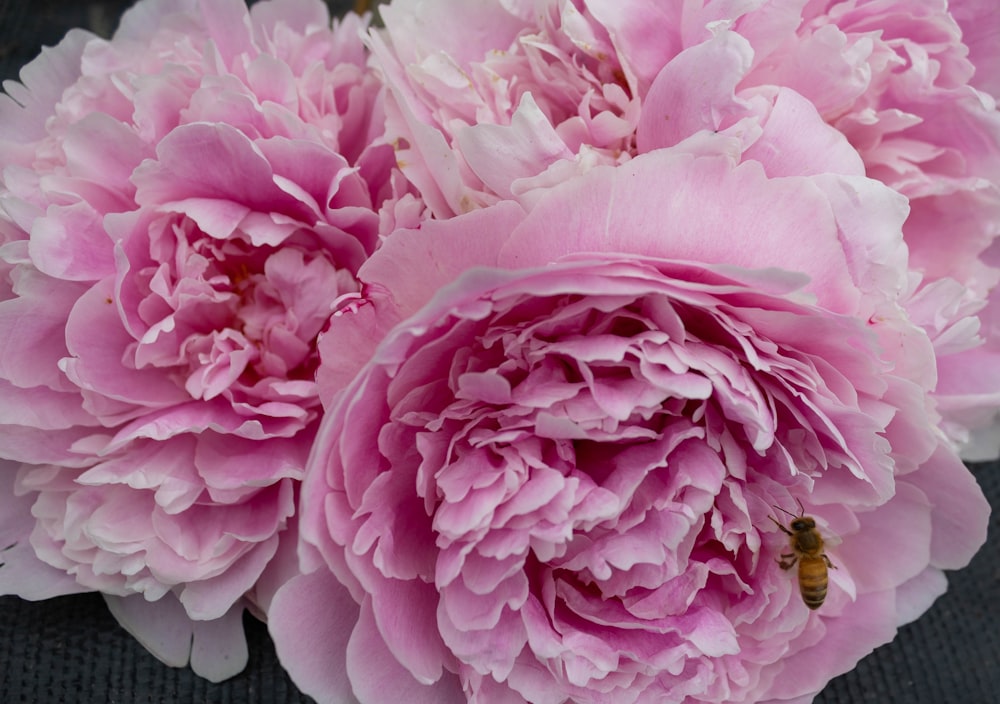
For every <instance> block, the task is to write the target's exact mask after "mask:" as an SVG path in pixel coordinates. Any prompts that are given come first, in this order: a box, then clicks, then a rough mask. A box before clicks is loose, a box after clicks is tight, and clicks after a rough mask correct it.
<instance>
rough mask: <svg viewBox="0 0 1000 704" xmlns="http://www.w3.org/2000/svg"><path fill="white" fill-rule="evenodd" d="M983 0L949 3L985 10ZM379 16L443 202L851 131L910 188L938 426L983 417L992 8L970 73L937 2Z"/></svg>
mask: <svg viewBox="0 0 1000 704" xmlns="http://www.w3.org/2000/svg"><path fill="white" fill-rule="evenodd" d="M987 5H990V7H992V5H991V4H989V3H982V2H977V1H976V0H967V1H966V2H964V3H958V4H957V9H956V12H959V13H960V17H962V18H963V20H966V19H969V18H971V19H972V20H975V19H976V18H979V17H982V16H984V15H988V14H992V15H995V14H996V13H995V12H988V11H987V10H986V6H987ZM382 14H383V17H384V18H385V23H386V28H385V30H384V31H381V32H375V33H373V35H372V37H371V44H372V47H373V50H374V55H375V57H376V58H377V60H378V63H379V65H380V67H381V70H382V72H383V73H384V74H385V77H386V82H387V85H388V87H389V89H390V97H389V99H388V100H387V120H388V131H389V135H390V137H392V138H393V139H394V140H395V142H396V144H397V145H398V149H397V152H398V156H399V161H400V164H401V167H402V169H403V171H404V173H406V174H407V176H408V177H409V178H410V180H411V181H412V182H413V183H414V184H415V185H416V186H417V187H418V188H419V189H420V191H421V192H422V194H423V195H424V197H425V199H426V201H427V203H428V205H429V206H430V208H431V209H432V211H433V212H434V214H435V215H436V216H437V217H450V216H452V215H454V214H457V213H462V212H466V211H468V210H470V209H472V208H477V207H482V206H485V205H488V204H490V203H493V202H496V201H497V200H498V199H504V198H511V197H526V196H527V195H529V194H530V193H531V191H533V190H535V189H539V188H545V187H550V186H552V185H553V184H557V183H559V182H560V181H562V180H563V179H565V178H567V177H568V176H569V175H571V174H573V173H576V172H580V171H585V170H587V169H589V168H592V167H593V166H594V165H597V164H621V163H624V162H626V161H628V160H629V159H631V158H633V157H634V156H635V155H637V154H640V153H644V152H647V151H650V150H652V149H657V148H662V147H667V146H674V145H679V144H685V143H687V144H691V143H692V142H697V140H699V139H703V138H704V136H705V135H710V134H713V133H716V132H720V133H724V134H730V135H734V136H737V137H738V138H739V139H740V140H741V149H742V153H743V157H742V158H743V159H744V160H759V161H761V162H762V163H765V164H766V165H767V168H768V173H769V174H770V175H772V176H773V175H781V174H782V173H786V171H785V169H787V168H788V167H789V166H797V165H798V163H799V162H801V160H802V159H803V156H805V157H806V158H808V157H809V155H808V154H803V151H805V152H818V151H824V150H826V149H829V148H831V145H836V144H837V143H838V142H839V141H842V140H843V139H844V138H846V139H847V140H848V142H849V143H850V145H851V146H852V147H853V148H854V149H855V150H856V152H857V156H856V157H855V158H857V157H860V160H861V164H862V165H863V168H864V169H865V173H867V175H868V176H870V177H872V178H876V179H878V180H880V181H882V182H883V183H886V184H887V185H889V186H891V187H892V188H894V189H896V190H897V191H899V192H900V193H902V194H903V195H905V196H907V197H908V198H909V199H910V205H911V212H910V216H909V218H908V219H907V222H906V224H905V226H904V232H905V236H906V241H907V244H908V246H909V248H910V250H911V259H910V266H911V269H912V281H911V284H910V289H911V296H912V297H913V298H914V301H913V302H912V305H913V306H914V307H916V308H920V309H921V311H923V310H926V309H927V308H928V306H930V307H931V308H933V309H935V310H936V311H937V313H936V314H935V316H934V319H933V320H921V321H920V322H921V324H922V325H924V327H925V330H926V332H927V333H928V335H930V336H931V338H932V339H933V340H934V343H935V345H936V346H937V348H938V360H939V364H940V370H939V372H940V377H941V381H940V385H939V386H938V388H937V389H936V391H935V395H936V397H937V398H938V399H939V402H940V410H941V412H942V415H943V418H942V428H943V429H944V430H945V431H946V432H947V433H948V434H949V436H950V437H951V438H952V439H953V441H954V442H956V444H959V445H963V444H967V443H968V442H969V433H970V430H972V429H975V428H979V427H983V426H986V425H988V424H989V422H990V419H991V417H992V415H993V413H994V412H995V410H996V409H997V407H1000V373H996V374H994V373H992V372H990V373H987V374H986V375H985V378H984V377H983V376H981V375H978V374H977V375H976V376H975V377H973V374H972V373H971V372H970V371H969V370H978V369H981V368H984V367H985V368H988V369H990V370H993V369H1000V339H996V340H994V339H992V337H993V336H994V335H996V333H995V332H994V331H993V330H992V329H990V328H989V327H988V326H986V325H983V326H982V329H981V330H980V325H981V322H984V321H981V320H980V319H979V317H978V314H979V313H980V311H981V310H982V309H983V307H984V306H985V305H986V302H987V300H988V297H989V295H990V292H991V291H992V290H993V288H994V287H995V286H996V284H997V281H998V280H1000V245H997V246H996V249H997V250H998V252H997V253H994V252H992V251H991V249H990V247H991V244H992V243H993V242H994V240H995V239H996V237H997V235H998V234H1000V113H998V111H997V109H996V104H995V102H994V101H993V99H992V97H990V96H989V95H987V94H985V93H981V92H979V91H978V90H976V89H975V88H973V87H972V86H973V85H975V86H981V87H984V88H990V87H991V85H992V84H990V83H989V82H988V80H987V78H988V76H989V75H990V70H991V69H992V68H993V66H994V65H995V63H996V61H995V58H994V54H996V53H997V52H996V51H993V50H991V49H990V48H989V46H990V44H989V41H988V38H993V39H995V38H996V37H995V32H994V33H993V34H991V33H990V30H989V27H991V26H992V27H994V28H995V27H996V19H995V17H993V18H992V20H987V21H985V22H982V23H979V24H977V32H980V33H984V34H985V35H986V37H987V39H976V41H975V44H974V47H973V48H974V49H975V51H974V52H973V56H972V58H973V59H982V61H984V62H985V64H984V66H983V69H984V71H983V72H982V73H981V75H980V78H979V79H976V80H973V78H974V71H975V67H974V66H973V64H972V63H970V61H969V58H968V52H969V49H968V47H966V46H965V44H963V35H962V29H961V28H960V26H959V25H958V24H957V23H956V21H955V19H954V18H953V17H952V16H951V15H950V14H949V9H948V3H947V2H946V0H888V1H886V2H866V1H864V0H837V1H832V2H831V1H827V2H815V1H814V2H806V1H805V0H799V1H798V2H794V1H793V2H762V1H754V2H743V3H728V2H726V3H717V2H715V3H702V2H657V1H655V0H621V1H620V2H608V1H607V0H526V1H524V2H508V1H506V0H482V1H481V2H476V3H469V2H464V1H463V0H421V1H419V2H418V1H417V0H395V1H394V2H392V3H390V4H389V5H388V6H387V7H385V8H384V9H383V11H382ZM978 36H979V34H978V33H977V34H975V36H974V38H975V37H978ZM994 43H995V42H994ZM983 76H986V77H987V78H983ZM970 81H971V85H970ZM817 116H818V117H820V118H822V120H823V121H824V122H825V123H826V124H827V125H829V126H831V127H833V128H835V130H829V131H823V130H821V129H820V128H819V126H817V125H816V124H815V120H814V117H817ZM806 129H808V130H811V132H810V133H809V135H807V134H806V133H804V131H803V130H806ZM831 133H832V134H831ZM791 134H795V135H796V137H797V138H798V145H799V146H798V147H797V148H796V149H790V148H789V144H788V143H787V138H788V136H789V135H791ZM939 281H944V283H942V284H940V285H935V284H936V283H937V282H939ZM907 305H910V304H909V303H908V304H907ZM945 311H947V317H946V316H945V313H944V312H945ZM920 315H921V313H920V312H914V319H915V320H916V319H917V318H918V317H920ZM991 315H992V314H984V318H988V317H990V316H991ZM984 340H985V344H984ZM997 443H1000V433H997V434H996V439H995V440H994V441H993V444H994V445H995V447H994V450H992V451H991V454H992V455H993V456H996V455H997V454H1000V445H997Z"/></svg>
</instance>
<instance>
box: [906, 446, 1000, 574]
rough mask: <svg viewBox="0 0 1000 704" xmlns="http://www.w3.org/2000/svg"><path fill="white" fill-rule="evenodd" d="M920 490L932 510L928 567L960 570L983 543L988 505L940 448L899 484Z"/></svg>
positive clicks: (970, 477) (963, 471)
mask: <svg viewBox="0 0 1000 704" xmlns="http://www.w3.org/2000/svg"><path fill="white" fill-rule="evenodd" d="M904 482H905V483H907V484H911V485H913V486H915V487H917V488H918V489H920V490H921V491H922V492H923V493H924V495H925V496H926V497H927V500H928V501H930V503H931V506H932V507H933V509H932V512H931V521H932V529H931V555H930V558H931V559H930V564H931V565H932V566H934V567H937V568H939V569H952V570H954V569H960V568H962V567H965V566H966V565H967V564H969V560H971V559H972V556H973V555H975V554H976V551H977V550H979V548H980V547H982V545H983V544H984V543H985V542H986V533H987V527H988V524H989V516H990V506H989V503H988V502H987V501H986V498H985V497H984V496H983V492H982V489H980V488H979V485H978V484H977V483H976V479H975V477H974V476H973V474H972V472H971V471H969V469H968V468H967V467H966V466H965V465H963V464H962V462H961V461H960V460H959V459H958V457H957V456H955V454H954V453H953V452H951V451H950V450H949V449H948V448H947V447H945V446H944V445H941V446H939V447H938V449H937V451H936V452H935V453H934V455H932V456H931V458H930V459H929V460H928V461H927V462H926V463H925V464H924V466H923V467H921V470H920V471H919V472H914V473H911V474H907V475H906V476H905V477H901V478H900V483H904Z"/></svg>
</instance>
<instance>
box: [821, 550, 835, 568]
mask: <svg viewBox="0 0 1000 704" xmlns="http://www.w3.org/2000/svg"><path fill="white" fill-rule="evenodd" d="M823 559H824V560H826V566H827V567H829V568H830V569H831V570H835V569H837V566H836V565H835V564H833V563H832V562H830V558H829V557H827V556H826V555H825V554H824V555H823Z"/></svg>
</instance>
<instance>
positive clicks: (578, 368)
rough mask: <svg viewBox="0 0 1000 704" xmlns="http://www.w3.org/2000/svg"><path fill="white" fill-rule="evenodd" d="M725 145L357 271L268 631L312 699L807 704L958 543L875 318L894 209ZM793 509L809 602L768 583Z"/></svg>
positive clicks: (907, 363) (901, 349)
mask: <svg viewBox="0 0 1000 704" xmlns="http://www.w3.org/2000/svg"><path fill="white" fill-rule="evenodd" d="M714 141H716V142H717V143H718V144H719V145H721V146H725V145H732V144H733V143H734V141H735V140H733V139H731V138H726V137H719V138H716V139H715V140H714ZM720 151H721V152H723V154H721V155H719V154H715V155H713V154H705V155H703V156H693V155H691V154H686V153H684V152H683V151H681V150H658V151H654V152H651V153H649V154H644V155H640V156H637V157H636V158H634V159H633V160H631V161H630V162H629V163H626V164H623V165H621V166H617V167H607V166H605V167H596V168H594V169H591V170H590V171H588V173H586V174H585V175H583V176H581V177H578V178H576V179H571V180H568V181H566V182H564V183H562V184H560V185H557V186H554V187H553V188H552V189H550V190H548V191H546V192H545V193H543V194H540V195H538V197H537V198H536V199H534V200H533V201H532V202H531V203H530V204H529V205H528V206H527V207H522V206H521V205H519V204H517V203H514V202H504V203H500V204H497V205H494V206H490V207H487V208H484V209H480V210H477V211H475V212H471V213H468V214H465V215H461V216H458V217H455V218H452V219H450V220H447V221H440V222H439V221H433V220H432V221H428V222H425V223H424V224H423V226H422V227H421V229H420V230H419V231H416V230H411V231H407V230H402V231H398V232H396V233H394V234H392V235H391V236H390V237H389V238H388V239H387V240H386V242H385V243H384V245H383V246H382V248H381V249H380V250H379V251H378V252H376V253H375V254H374V255H373V256H372V257H371V258H370V259H369V260H368V261H367V262H366V263H365V264H364V265H363V266H362V268H361V270H360V271H359V274H358V277H359V279H360V280H361V281H362V282H363V288H362V292H361V294H360V295H359V296H358V297H357V300H356V301H355V302H354V304H353V305H351V306H350V307H348V308H345V309H344V310H342V311H341V312H340V313H339V314H338V315H337V316H335V317H334V319H333V320H332V322H331V327H330V330H329V332H327V333H325V335H324V337H323V339H322V341H321V349H322V352H323V365H322V367H321V369H320V380H321V383H322V384H323V385H324V387H325V393H327V394H328V396H329V398H330V399H331V408H330V410H329V412H328V413H327V415H326V416H325V418H324V420H323V422H322V424H321V427H320V430H319V432H318V435H317V440H316V445H315V448H314V452H313V455H312V456H311V460H310V464H309V468H308V471H307V476H306V479H305V481H304V483H303V491H302V504H301V510H300V524H299V529H300V531H301V534H302V536H303V545H302V548H301V555H302V559H303V567H304V570H305V574H303V575H301V576H298V577H295V578H294V579H292V580H291V581H289V582H287V583H286V584H285V585H284V586H283V587H282V588H281V589H280V590H279V591H278V593H277V595H276V596H275V598H274V601H273V603H272V606H271V611H270V614H269V616H270V619H269V628H270V630H271V633H272V634H273V636H274V638H275V642H276V644H277V648H278V653H279V656H280V657H281V659H282V662H283V663H284V664H285V666H286V668H287V669H288V670H289V672H290V674H291V675H292V677H293V678H294V679H295V680H296V682H297V683H298V684H299V686H300V687H301V688H303V689H304V690H305V691H306V692H308V693H309V694H311V695H312V696H314V697H316V698H317V700H318V701H320V702H321V703H322V702H341V701H349V700H351V697H352V696H353V697H356V699H357V700H358V701H359V702H361V703H362V704H374V703H381V702H396V701H407V702H414V703H417V702H427V703H428V704H430V703H432V702H433V703H434V704H442V703H444V704H449V703H454V702H465V701H476V702H483V703H493V702H506V703H511V704H514V703H516V702H532V703H545V704H561V703H562V702H565V701H574V702H580V703H581V704H582V703H585V702H594V703H596V702H624V703H632V702H636V703H638V702H663V701H671V702H684V703H685V704H687V703H693V702H762V701H771V702H778V701H783V702H789V701H791V702H807V701H809V700H811V698H812V695H813V694H815V693H816V692H818V691H819V690H820V689H821V688H822V687H823V685H824V684H825V683H826V682H827V681H828V680H829V679H830V678H832V677H834V676H836V675H838V674H840V673H843V672H845V671H847V670H849V669H850V668H851V667H853V666H854V664H855V663H856V662H857V661H858V660H859V659H860V658H861V657H862V656H864V655H865V654H866V653H868V652H870V651H871V650H872V649H873V648H874V647H876V646H877V645H880V644H882V643H885V642H887V641H889V640H890V639H891V638H892V637H893V635H894V633H895V631H896V628H897V627H898V626H899V625H901V624H903V623H906V622H908V621H910V620H912V619H913V618H916V616H918V615H919V614H920V613H922V612H923V611H924V610H925V609H926V608H927V607H928V606H929V605H930V603H931V602H932V601H933V600H934V599H935V598H936V597H937V596H938V595H939V594H940V593H942V592H943V590H944V589H945V586H946V584H945V579H944V576H943V574H942V569H952V568H957V567H961V566H963V565H964V564H966V563H967V561H968V560H969V559H970V558H971V556H972V554H973V553H974V552H975V551H976V549H977V548H978V547H979V546H980V545H981V544H982V543H983V541H984V540H985V537H986V524H987V517H988V513H989V509H988V506H987V504H986V502H985V500H984V498H983V496H982V494H981V492H980V491H979V489H978V487H977V486H976V483H975V480H974V479H973V478H972V475H971V474H970V473H969V472H968V471H967V470H966V469H965V467H964V466H963V465H962V463H961V461H960V460H959V458H958V456H957V455H956V453H955V451H954V449H953V448H952V447H951V445H950V444H949V443H948V442H947V441H946V440H945V438H944V436H943V435H942V434H941V433H940V431H939V430H938V429H937V428H936V420H937V419H936V417H935V412H934V407H933V403H932V401H931V399H930V397H929V394H930V392H931V389H932V388H933V386H934V383H935V372H934V349H933V347H932V346H931V345H930V344H929V342H928V340H927V338H926V336H925V335H924V334H923V333H922V332H921V331H920V330H919V329H918V328H916V327H915V326H914V324H913V323H912V322H911V321H910V320H909V319H908V318H907V317H906V314H905V311H904V310H903V309H902V308H901V307H900V306H899V305H898V299H899V298H900V297H901V296H902V295H904V292H905V278H906V259H905V251H904V249H903V246H902V243H901V228H902V223H903V221H904V218H905V216H906V207H905V200H904V199H903V198H902V197H901V196H899V195H898V194H896V193H894V192H893V191H891V190H890V189H888V188H885V187H884V186H882V185H880V184H878V183H877V182H874V181H871V180H868V179H865V178H860V177H856V176H840V175H834V174H830V173H827V174H820V175H815V176H786V177H781V178H769V177H768V176H767V175H766V173H765V171H764V169H763V168H762V167H761V165H760V164H759V163H756V162H749V163H742V164H738V163H737V162H738V156H736V155H738V153H739V150H738V149H736V150H735V152H734V151H733V150H731V149H728V150H727V149H720ZM727 152H728V154H727ZM720 203H721V204H725V207H724V208H720V207H719V204H720ZM778 266H780V268H777V267H778ZM871 310H877V311H879V312H878V314H871V315H869V314H866V313H865V311H871ZM379 340H380V342H378V344H377V346H376V342H377V341H379ZM800 504H801V506H802V508H803V510H804V511H805V513H806V514H808V515H810V516H813V517H815V518H816V521H817V524H818V526H819V529H820V531H821V533H822V534H823V535H824V536H825V537H826V538H827V540H828V541H829V544H828V554H829V557H830V559H831V560H832V562H833V564H834V565H835V566H836V569H834V570H831V571H830V589H829V595H828V596H827V598H826V603H824V604H823V605H822V607H821V608H820V609H819V610H818V611H810V610H809V609H808V608H807V607H806V606H805V604H804V603H803V602H802V600H801V598H800V596H799V593H798V587H797V584H796V579H795V576H794V573H790V572H785V571H783V570H782V569H780V567H779V566H778V565H777V564H775V561H776V559H777V558H778V556H779V555H780V554H781V553H783V552H786V551H787V549H788V539H787V536H785V535H784V534H783V533H782V532H780V531H779V530H778V528H777V527H776V526H775V525H774V524H773V523H772V522H771V521H770V520H769V518H768V517H769V516H774V515H778V516H779V517H780V518H781V519H782V520H783V521H785V522H787V521H788V520H789V519H788V518H787V517H786V516H785V515H784V514H782V513H780V512H779V511H778V509H777V508H775V507H779V508H783V509H785V510H787V511H798V508H797V507H798V506H799V505H800Z"/></svg>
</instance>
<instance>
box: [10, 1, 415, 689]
mask: <svg viewBox="0 0 1000 704" xmlns="http://www.w3.org/2000/svg"><path fill="white" fill-rule="evenodd" d="M364 28H365V22H364V21H363V20H362V19H361V18H360V17H358V16H355V15H350V16H348V17H346V18H345V19H344V20H343V21H342V22H340V23H338V24H335V25H333V26H332V27H331V23H330V17H329V15H328V13H327V9H326V7H325V5H324V4H323V3H322V2H319V0H274V1H273V2H261V3H258V4H256V5H254V7H253V8H252V9H251V10H249V11H248V10H247V7H246V5H245V4H244V3H243V2H240V1H239V0H204V1H201V2H199V1H196V0H144V1H143V2H140V3H139V4H138V5H136V6H135V7H134V8H133V9H131V10H130V11H129V12H127V13H126V14H125V16H124V18H123V19H122V23H121V27H120V28H119V30H118V31H117V33H116V34H115V36H114V38H113V39H112V40H110V41H104V40H101V39H98V38H96V37H93V36H91V35H89V34H87V33H85V32H81V31H73V32H70V33H69V34H68V35H67V37H66V38H65V39H64V40H63V41H62V42H61V43H60V44H59V46H57V47H56V48H55V49H48V50H46V51H45V52H43V54H42V55H41V56H40V57H39V58H38V59H36V60H35V61H34V62H32V63H31V64H29V65H28V66H27V67H25V69H24V70H23V71H22V73H21V79H22V81H23V85H21V84H16V83H8V84H7V85H6V86H5V89H6V91H7V93H8V95H4V96H0V165H2V181H0V244H2V247H0V282H2V284H0V285H2V288H0V340H2V341H3V342H2V343H0V456H2V457H4V458H7V459H9V460H14V461H17V462H20V463H25V464H24V465H23V467H22V468H21V469H20V471H19V473H18V474H17V477H16V481H15V480H14V479H13V477H12V475H11V472H12V471H14V470H13V469H11V468H10V467H6V468H5V469H4V472H5V478H4V481H3V487H4V488H5V489H6V492H5V497H4V498H3V500H2V503H0V506H2V511H3V514H4V515H3V516H0V519H2V520H0V525H3V529H4V534H3V537H4V543H3V544H4V545H8V544H10V543H12V542H16V543H17V547H18V550H17V551H16V554H17V556H18V557H17V560H16V563H15V562H10V561H8V564H7V566H5V567H3V568H2V569H0V590H2V591H3V593H15V594H20V595H21V596H24V597H26V598H43V597H45V596H49V595H50V594H51V593H52V591H53V588H54V585H59V590H60V591H74V590H76V591H79V590H99V591H102V592H105V593H106V594H108V595H114V596H111V597H109V604H110V605H111V607H112V610H113V611H114V612H115V614H116V616H118V617H119V619H120V620H121V621H122V622H123V624H124V625H125V626H126V627H127V628H129V629H131V630H132V631H133V632H134V633H135V634H136V635H137V637H139V639H140V640H142V641H143V642H144V643H145V644H146V645H147V646H149V647H150V648H151V649H153V651H154V652H155V653H156V654H158V655H159V656H160V657H162V658H163V659H164V660H166V661H167V662H168V663H170V664H177V665H182V664H184V663H186V662H187V661H188V658H189V657H190V658H191V659H192V665H193V666H194V668H195V670H196V671H197V672H199V673H200V674H203V675H205V676H206V677H209V678H211V679H220V678H223V677H225V676H228V675H230V674H233V673H234V672H236V671H239V670H240V669H242V667H243V663H244V662H245V659H246V652H245V645H244V644H242V642H241V641H242V633H241V632H242V626H241V621H240V619H241V613H242V610H243V607H244V604H245V602H244V601H243V597H244V595H245V594H247V593H248V592H251V591H252V590H253V589H254V587H255V584H256V583H257V582H258V579H259V578H260V577H261V575H262V573H263V572H264V570H265V568H266V567H267V565H268V563H269V561H271V560H272V558H273V557H274V555H275V553H276V550H277V549H278V543H279V534H281V532H282V531H283V530H284V529H285V528H286V526H288V524H289V520H290V519H291V518H292V515H293V512H294V508H295V502H296V492H297V483H298V480H299V479H301V477H302V475H303V468H304V465H305V462H306V458H307V455H308V452H309V448H310V446H311V442H312V438H313V435H314V433H315V428H316V425H317V422H318V417H319V415H320V412H321V405H320V402H319V398H318V395H317V386H316V383H315V379H314V372H315V369H316V367H317V364H318V353H317V348H316V339H317V336H318V334H319V333H320V331H321V330H322V329H323V328H324V326H325V325H326V323H327V319H328V317H329V314H330V311H331V310H332V306H333V304H334V302H335V300H336V299H337V298H338V297H340V296H342V295H344V294H346V293H350V292H354V291H356V290H357V288H358V284H357V283H356V281H355V278H354V275H355V274H356V272H357V270H358V267H359V266H360V265H361V263H362V262H363V261H364V260H365V258H366V257H367V256H368V255H369V254H370V253H371V252H372V250H373V249H374V248H375V246H376V243H377V238H378V232H379V229H380V218H382V220H383V223H388V225H386V226H389V227H391V226H392V225H393V223H395V221H396V219H397V218H403V219H404V220H405V219H406V218H407V217H411V216H412V217H415V216H416V215H415V214H416V213H418V212H419V204H418V203H417V202H416V201H415V200H414V199H413V198H412V197H409V196H407V197H399V196H401V195H402V193H397V192H395V191H394V188H396V185H394V181H393V177H392V173H391V169H392V168H394V167H395V161H394V158H393V153H392V149H391V147H389V146H387V145H386V144H384V143H382V142H380V139H379V138H380V135H381V133H382V119H381V115H382V112H381V97H380V90H381V89H380V84H379V82H378V81H377V80H376V78H375V77H374V75H373V74H372V73H371V71H370V70H369V69H368V68H367V67H366V61H367V53H366V49H365V48H364V46H363V44H362V41H361V34H362V32H363V30H364ZM29 535H30V547H29ZM35 555H37V559H36V560H35V563H34V564H32V558H33V557H34V556H35ZM38 560H40V561H41V562H40V563H39V562H38ZM66 575H70V576H71V577H72V580H67V579H65V576H66ZM178 619H179V620H178ZM188 619H192V620H193V621H194V623H188ZM166 624H170V625H166ZM192 637H193V638H194V642H193V646H192ZM192 648H193V650H192Z"/></svg>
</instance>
